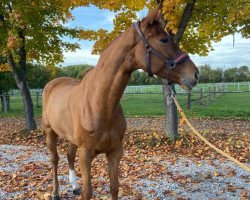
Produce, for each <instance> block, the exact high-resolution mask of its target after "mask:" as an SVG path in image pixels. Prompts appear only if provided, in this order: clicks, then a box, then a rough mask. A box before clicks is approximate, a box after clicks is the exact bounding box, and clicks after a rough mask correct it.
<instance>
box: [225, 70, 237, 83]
mask: <svg viewBox="0 0 250 200" xmlns="http://www.w3.org/2000/svg"><path fill="white" fill-rule="evenodd" d="M237 74H238V68H237V67H233V68H229V69H226V70H225V72H224V81H225V82H235V81H236V80H237V78H236V77H237Z"/></svg>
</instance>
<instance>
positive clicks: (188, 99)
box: [187, 92, 191, 110]
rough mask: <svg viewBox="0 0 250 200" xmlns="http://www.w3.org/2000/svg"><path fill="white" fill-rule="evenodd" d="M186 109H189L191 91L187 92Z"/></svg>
mask: <svg viewBox="0 0 250 200" xmlns="http://www.w3.org/2000/svg"><path fill="white" fill-rule="evenodd" d="M187 95H188V96H187V110H190V109H191V92H188V93H187Z"/></svg>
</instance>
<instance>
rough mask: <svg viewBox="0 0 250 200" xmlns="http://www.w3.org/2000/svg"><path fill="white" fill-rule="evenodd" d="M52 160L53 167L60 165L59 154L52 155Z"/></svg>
mask: <svg viewBox="0 0 250 200" xmlns="http://www.w3.org/2000/svg"><path fill="white" fill-rule="evenodd" d="M50 160H51V162H52V164H53V165H57V164H58V161H59V156H58V154H57V153H55V154H52V156H51V159H50Z"/></svg>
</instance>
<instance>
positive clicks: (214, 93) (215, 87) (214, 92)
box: [214, 86, 216, 98]
mask: <svg viewBox="0 0 250 200" xmlns="http://www.w3.org/2000/svg"><path fill="white" fill-rule="evenodd" d="M215 96H216V86H214V98H215Z"/></svg>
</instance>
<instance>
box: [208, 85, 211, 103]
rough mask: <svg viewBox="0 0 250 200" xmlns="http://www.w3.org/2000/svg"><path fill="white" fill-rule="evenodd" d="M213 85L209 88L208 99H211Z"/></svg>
mask: <svg viewBox="0 0 250 200" xmlns="http://www.w3.org/2000/svg"><path fill="white" fill-rule="evenodd" d="M211 95H212V94H211V87H209V88H208V101H209V102H210V101H211Z"/></svg>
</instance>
